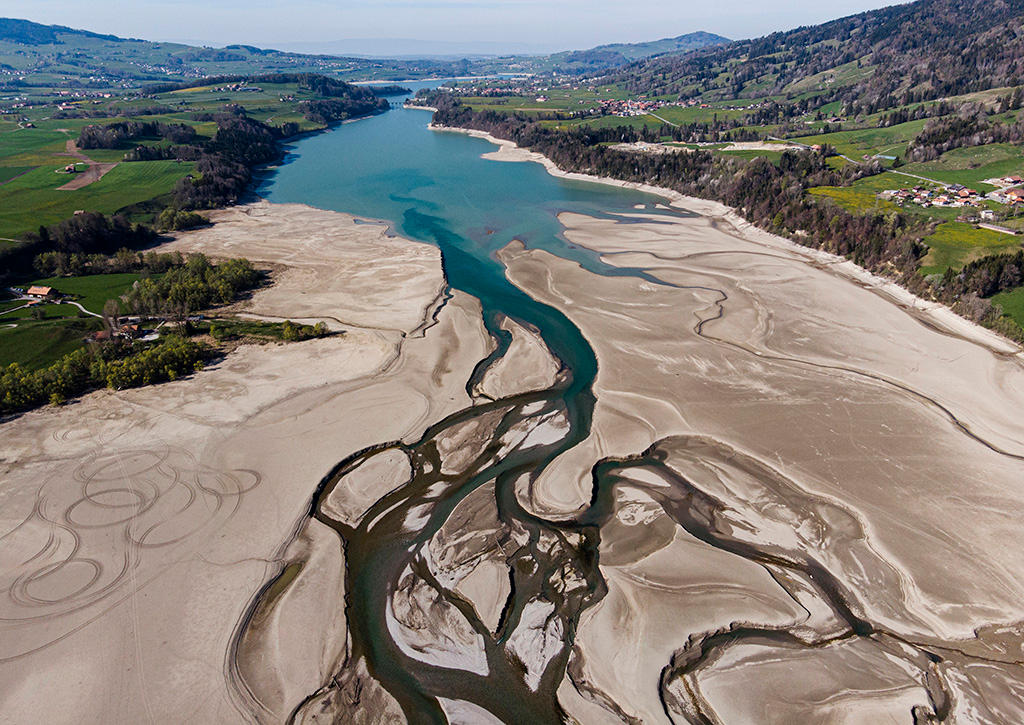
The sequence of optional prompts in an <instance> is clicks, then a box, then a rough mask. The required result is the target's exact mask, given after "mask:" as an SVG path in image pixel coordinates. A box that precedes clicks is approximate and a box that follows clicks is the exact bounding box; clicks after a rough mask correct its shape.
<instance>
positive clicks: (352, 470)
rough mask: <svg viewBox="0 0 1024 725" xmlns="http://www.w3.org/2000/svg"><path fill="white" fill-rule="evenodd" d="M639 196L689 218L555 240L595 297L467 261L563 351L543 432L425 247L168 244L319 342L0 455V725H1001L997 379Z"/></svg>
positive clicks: (880, 295)
mask: <svg viewBox="0 0 1024 725" xmlns="http://www.w3.org/2000/svg"><path fill="white" fill-rule="evenodd" d="M495 143H498V144H499V146H500V148H499V150H498V151H496V152H493V153H491V154H488V155H487V157H488V158H491V159H494V160H498V161H513V162H514V161H540V162H542V163H546V165H547V166H548V168H549V170H550V171H552V173H557V174H561V172H558V171H557V169H554V168H553V167H552V165H551V164H550V162H547V161H546V160H545V159H543V158H542V157H539V156H538V155H536V154H531V153H530V152H527V151H524V150H521V149H516V148H514V147H513V146H511V145H510V144H508V143H506V142H500V141H497V140H495ZM568 176H569V177H570V178H578V179H580V180H586V181H592V180H593V179H591V178H590V177H583V176H579V175H568ZM633 188H636V187H633ZM649 191H652V192H653V193H656V194H659V195H662V196H665V197H666V198H667V200H668V202H669V203H671V204H673V205H674V206H676V207H679V208H682V209H685V210H688V211H691V212H694V215H693V216H689V217H683V216H671V215H657V214H652V213H649V212H644V211H639V210H638V211H637V212H636V213H631V214H619V215H608V216H607V217H605V218H598V217H593V216H587V215H583V214H562V215H561V216H560V220H561V222H562V224H563V225H564V228H565V232H564V233H565V236H566V238H567V239H568V240H569V241H570V242H572V243H574V244H576V245H579V246H580V247H585V248H587V249H590V250H593V251H595V252H597V253H599V254H600V255H601V258H602V260H603V261H604V262H605V263H606V264H608V265H612V266H614V267H618V268H619V269H621V270H624V271H627V272H629V273H628V274H624V275H621V276H616V275H602V274H597V273H595V272H592V271H587V270H586V269H584V268H583V267H581V266H580V265H579V264H577V263H576V262H572V261H568V260H565V259H562V258H560V257H557V256H555V255H553V254H551V253H548V252H545V251H542V250H535V249H527V248H525V247H524V246H523V245H521V244H516V243H513V244H511V245H509V246H508V247H506V248H505V249H504V250H503V251H502V252H501V253H500V259H501V261H502V262H503V263H504V264H505V265H506V267H507V275H508V278H509V280H511V281H512V282H513V283H514V284H515V285H516V286H517V287H518V288H520V289H521V290H523V291H525V292H526V293H527V294H529V295H530V296H531V297H532V298H534V299H535V300H538V301H540V302H542V303H544V304H546V305H548V306H550V307H551V308H553V309H555V310H557V311H559V312H560V313H562V314H563V315H564V316H565V318H567V319H568V320H570V321H571V323H572V324H573V325H575V326H576V327H577V328H578V330H579V331H580V332H581V333H582V335H583V337H584V338H585V339H586V341H587V342H588V343H589V345H590V346H591V347H592V348H593V354H594V355H595V356H596V361H597V369H596V377H595V378H594V382H593V385H592V386H591V389H590V390H587V391H582V392H581V391H576V393H575V394H577V395H582V396H584V397H585V396H589V395H592V398H590V400H591V402H592V405H590V407H586V406H584V408H585V410H586V411H587V412H586V414H585V415H584V416H583V417H582V418H581V417H580V416H581V414H580V413H579V410H580V408H578V407H573V404H572V400H571V399H569V398H568V397H560V395H559V394H556V392H557V391H560V390H563V389H564V388H565V386H567V385H569V386H570V388H571V384H570V383H568V382H567V380H568V378H569V376H567V372H566V370H565V367H564V366H563V365H562V364H561V362H560V361H559V360H557V359H555V358H554V357H553V356H552V355H551V353H550V351H549V349H548V347H547V346H546V345H545V343H544V339H543V332H544V331H543V330H535V329H531V328H529V327H528V326H524V325H520V324H518V323H516V322H515V321H514V320H513V319H511V318H505V319H502V320H500V324H499V325H498V326H497V328H496V329H497V330H500V333H501V334H500V335H499V334H496V333H495V330H494V329H492V331H491V332H490V333H489V332H488V328H487V327H486V326H485V320H484V319H483V316H482V314H481V308H480V305H479V303H478V302H477V300H475V299H474V298H472V297H470V296H469V295H466V294H465V293H461V292H458V291H454V292H452V291H449V290H448V289H447V287H446V284H445V280H444V276H443V272H442V267H441V256H440V252H439V251H438V250H437V249H436V248H434V247H432V246H428V245H424V244H418V243H414V242H410V241H407V240H403V239H399V238H393V237H389V236H388V235H387V234H386V229H385V227H384V226H383V225H380V224H365V223H356V220H354V219H353V218H352V217H351V216H348V215H344V214H337V213H334V212H325V211H319V210H316V209H312V208H309V207H303V206H298V205H274V204H269V203H266V202H259V203H255V204H252V205H247V206H241V207H236V208H232V209H227V210H223V211H220V212H216V213H215V214H214V215H213V216H214V219H215V221H216V224H215V225H214V226H212V227H211V228H209V229H205V230H199V231H195V232H189V233H185V234H181V235H179V237H178V239H177V240H176V241H174V242H172V243H171V244H169V245H167V249H179V250H182V251H202V252H204V253H206V254H209V255H210V256H213V257H225V256H247V257H249V258H250V259H252V260H253V261H254V262H256V263H257V264H260V263H262V264H264V265H272V266H273V267H274V269H275V273H274V284H273V285H272V286H271V287H268V288H266V289H263V290H260V291H259V292H257V293H256V294H255V295H254V297H253V298H252V300H251V301H249V302H248V303H247V304H246V305H245V306H244V309H242V310H240V312H241V313H244V314H250V315H254V316H257V317H263V318H269V319H283V318H287V319H294V320H306V321H315V320H321V319H323V320H327V321H328V322H329V323H330V324H331V325H332V327H334V328H335V329H338V330H343V331H344V334H343V335H339V336H334V337H330V338H326V339H323V340H317V341H310V342H304V343H297V344H290V345H266V346H246V347H242V348H240V349H239V350H237V351H235V352H233V353H231V354H230V355H229V356H228V357H227V358H226V359H225V360H223V361H222V362H220V363H219V364H217V365H215V366H212V367H211V368H210V369H208V370H204V371H202V372H201V373H198V374H197V375H195V376H192V377H191V378H190V379H187V380H180V381H176V382H174V383H169V384H165V385H161V386H156V387H152V388H145V389H140V390H133V391H125V392H111V391H101V392H96V393H93V394H90V395H88V396H86V397H85V398H83V399H81V400H80V401H77V402H75V403H73V404H71V405H68V406H64V407H61V408H47V409H43V410H38V411H34V412H32V413H29V414H26V415H24V416H21V417H19V418H17V419H14V420H11V421H8V422H6V423H4V424H3V425H2V426H0V433H2V439H0V440H2V443H0V475H2V483H0V541H2V542H3V547H2V548H0V578H2V582H3V589H2V591H3V598H2V599H0V682H2V683H3V685H4V687H3V695H2V696H0V704H2V706H3V712H4V717H6V718H10V719H11V720H12V721H14V722H25V721H46V722H101V721H102V722H118V723H120V722H124V723H129V722H131V723H134V722H142V721H153V722H233V721H258V722H282V721H288V720H292V721H295V722H366V723H373V722H401V721H403V720H414V721H417V722H418V721H424V722H427V721H430V722H434V721H438V720H440V721H443V720H448V721H449V722H453V723H489V722H513V721H515V722H525V721H531V722H546V721H558V720H559V719H568V720H572V721H575V722H579V723H584V724H587V725H589V723H619V722H645V723H670V722H702V723H703V722H724V723H732V722H766V723H767V722H772V723H789V722H843V723H852V722H865V723H868V722H878V721H880V720H887V719H888V720H894V721H897V722H908V723H911V722H915V721H916V722H926V721H929V720H928V719H929V718H931V720H932V721H946V722H983V721H1005V722H1014V721H1020V720H1021V719H1022V718H1024V711H1022V705H1021V702H1022V701H1024V700H1022V697H1021V696H1020V693H1021V688H1022V684H1021V683H1024V669H1022V666H1021V664H1020V663H1021V661H1022V660H1024V633H1022V625H1021V622H1024V553H1022V552H1021V549H1020V547H1019V546H1018V545H1017V542H1018V541H1019V539H1020V521H1021V520H1022V519H1024V419H1022V418H1021V416H1020V410H1021V409H1022V404H1024V363H1022V357H1021V353H1020V351H1019V349H1018V348H1016V347H1015V346H1013V345H1011V344H1009V343H1008V342H1006V341H1005V340H1002V339H1001V338H999V337H997V336H995V335H993V334H991V333H989V332H987V331H985V330H982V329H981V328H978V327H976V326H973V325H970V324H969V323H967V322H965V321H963V320H961V319H960V318H958V317H956V316H955V315H953V314H952V313H950V312H949V311H948V310H946V309H945V308H942V307H940V306H937V305H932V304H928V303H924V302H922V301H920V300H917V299H915V298H913V297H912V296H910V295H909V294H907V293H906V292H904V291H903V290H900V289H899V288H897V287H895V286H894V285H891V284H889V283H887V282H885V281H883V280H880V279H877V278H874V277H871V276H870V275H868V274H867V273H865V272H863V270H860V269H858V268H856V267H855V266H854V265H852V264H851V263H848V262H845V261H843V260H840V259H838V258H835V257H831V256H830V255H825V254H821V253H818V252H814V251H812V250H808V249H804V248H800V247H798V246H796V245H794V244H792V243H790V242H788V241H786V240H782V239H779V238H776V237H773V236H771V235H769V234H766V233H764V232H762V231H760V230H757V229H754V228H752V227H751V226H750V225H748V224H746V223H745V222H742V221H741V220H739V219H738V218H737V217H736V216H735V215H734V214H732V212H731V211H730V210H728V209H726V208H724V207H721V206H720V205H717V204H713V203H710V202H704V201H698V200H693V199H688V198H684V197H678V196H673V195H671V194H670V193H669V192H665V191H664V190H660V189H652V190H649ZM553 391H555V392H553ZM591 411H592V414H591ZM581 420H582V421H583V422H582V423H581ZM580 430H582V431H583V433H582V434H581V437H580V440H579V442H578V444H573V445H561V444H560V441H563V440H564V439H566V436H567V435H569V434H570V432H571V431H580ZM424 532H426V533H424ZM353 562H354V564H353ZM376 579H380V581H379V582H378V581H375V580H376ZM412 681H415V684H412Z"/></svg>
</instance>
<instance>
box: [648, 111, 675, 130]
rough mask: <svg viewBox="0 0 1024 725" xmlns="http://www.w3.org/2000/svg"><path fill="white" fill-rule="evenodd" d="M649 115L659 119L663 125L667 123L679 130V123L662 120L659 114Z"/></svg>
mask: <svg viewBox="0 0 1024 725" xmlns="http://www.w3.org/2000/svg"><path fill="white" fill-rule="evenodd" d="M647 115H648V116H653V117H654V118H656V119H658V120H659V121H661V122H662V123H667V124H668V125H669V126H675V127H676V128H679V124H678V123H672V122H671V121H669V120H668V119H667V118H662V117H661V116H659V115H658V114H657V113H648V114H647Z"/></svg>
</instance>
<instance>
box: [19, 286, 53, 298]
mask: <svg viewBox="0 0 1024 725" xmlns="http://www.w3.org/2000/svg"><path fill="white" fill-rule="evenodd" d="M25 294H27V295H28V296H29V297H35V298H36V299H39V300H45V299H49V298H51V297H56V296H57V290H55V289H54V288H53V287H40V286H37V285H33V286H31V287H29V288H28V290H27V291H26V292H25Z"/></svg>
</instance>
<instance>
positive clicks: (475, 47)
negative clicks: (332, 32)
mask: <svg viewBox="0 0 1024 725" xmlns="http://www.w3.org/2000/svg"><path fill="white" fill-rule="evenodd" d="M278 46H279V47H282V48H284V49H286V50H291V51H295V52H297V53H319V54H325V55H345V56H355V57H360V58H377V59H380V58H403V59H410V58H442V59H446V60H453V59H454V60H458V59H461V58H494V57H500V56H504V57H508V56H510V55H545V54H547V53H548V52H550V50H551V48H550V47H547V48H545V47H544V46H539V45H533V44H530V43H498V42H493V41H479V40H473V39H466V40H461V41H443V40H421V39H415V38H346V39H344V40H335V41H320V42H316V41H302V42H290V43H278Z"/></svg>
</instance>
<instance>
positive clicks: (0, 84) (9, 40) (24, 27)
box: [0, 18, 470, 89]
mask: <svg viewBox="0 0 1024 725" xmlns="http://www.w3.org/2000/svg"><path fill="white" fill-rule="evenodd" d="M469 70H470V69H468V67H467V64H466V62H448V61H437V60H430V59H425V60H369V59H366V58H348V57H339V56H329V55H304V54H301V53H289V52H284V51H279V50H267V49H262V48H256V47H253V46H251V45H228V46H226V47H224V48H207V47H197V46H191V45H184V44H181V43H163V42H154V41H147V40H137V39H128V38H119V37H117V36H116V35H102V34H100V33H93V32H90V31H86V30H76V29H74V28H67V27H63V26H60V25H41V24H39V23H33V22H30V21H28V20H19V19H14V18H0V88H6V89H13V88H31V87H61V88H82V87H85V88H91V89H111V88H124V87H138V85H139V84H140V83H145V82H155V81H183V80H188V79H196V78H203V77H205V76H223V75H255V74H261V73H334V74H338V75H339V76H340V77H343V78H359V79H382V80H395V79H405V78H416V77H436V76H447V75H464V74H466V73H467V72H468V71H469Z"/></svg>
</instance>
